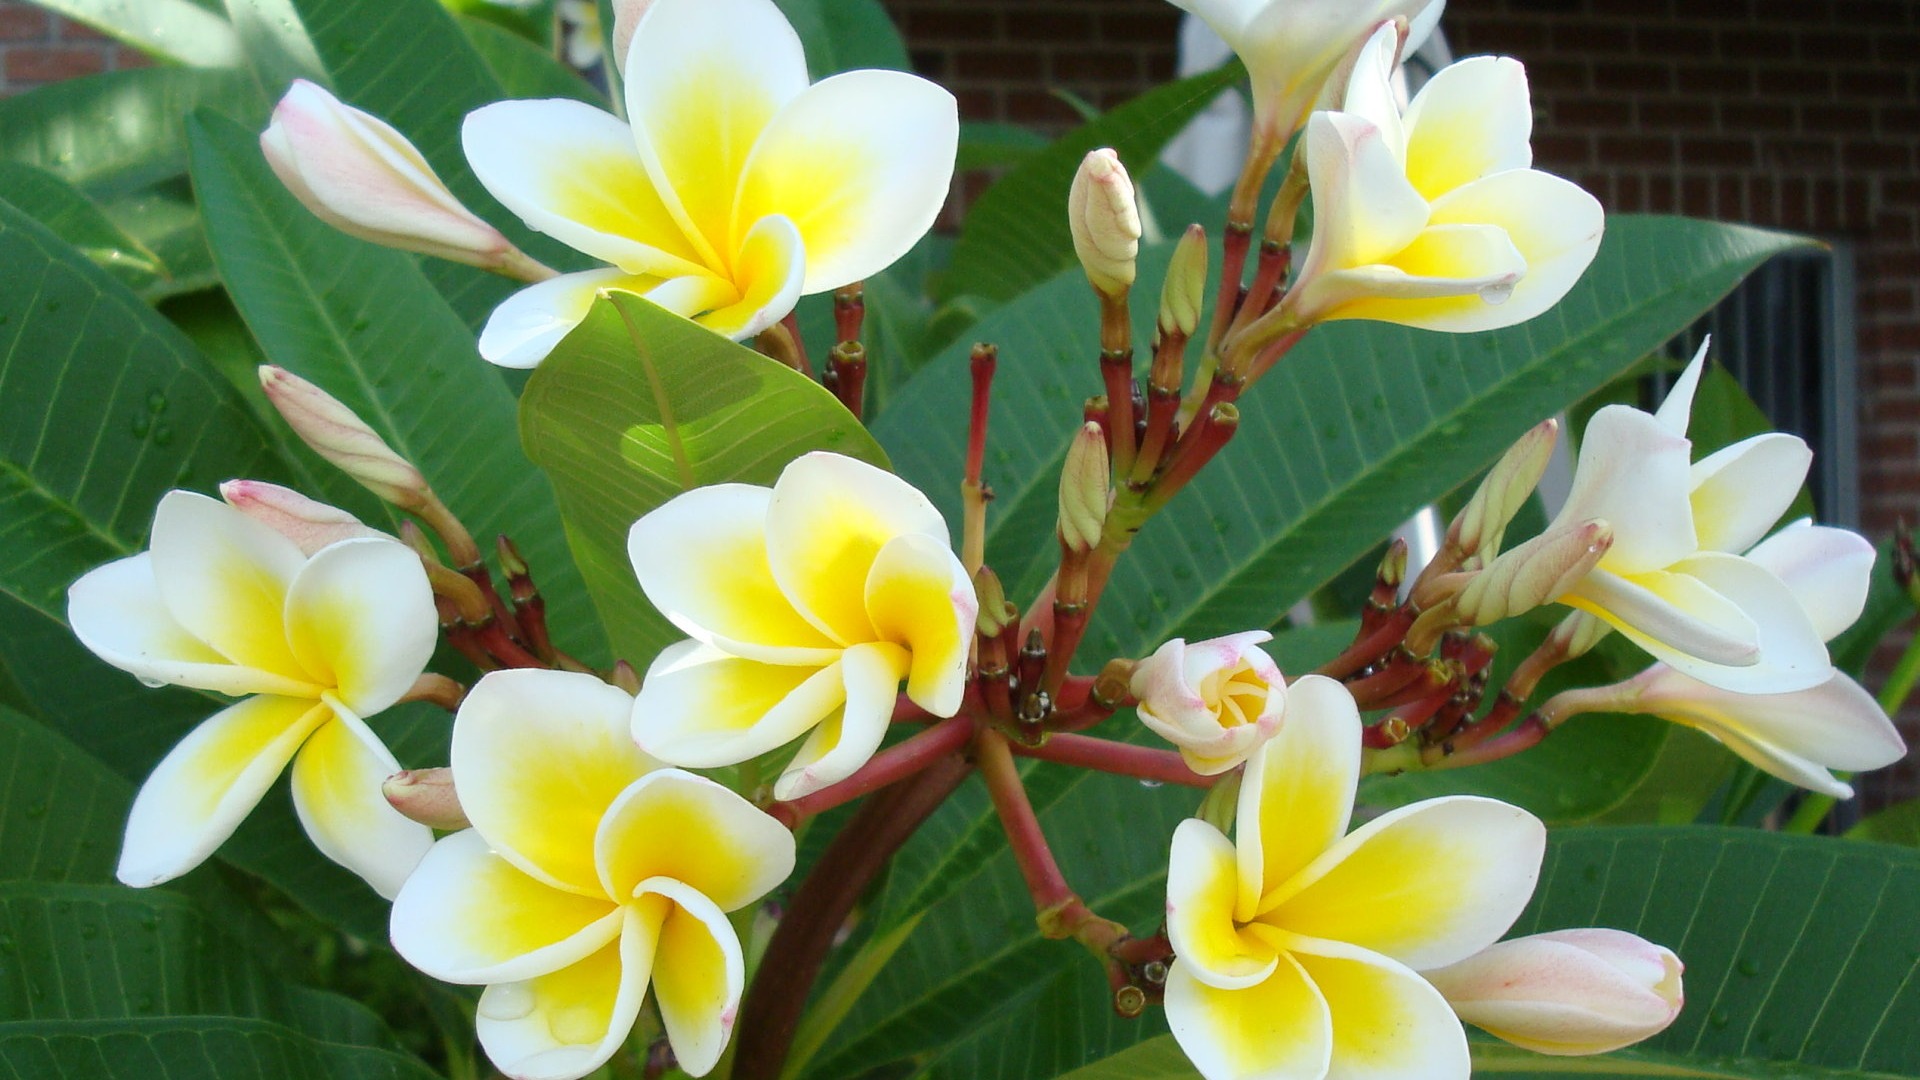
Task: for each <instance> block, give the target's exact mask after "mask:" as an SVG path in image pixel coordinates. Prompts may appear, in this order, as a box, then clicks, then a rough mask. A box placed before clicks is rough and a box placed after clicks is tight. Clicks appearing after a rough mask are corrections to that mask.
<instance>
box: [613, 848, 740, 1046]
mask: <svg viewBox="0 0 1920 1080" xmlns="http://www.w3.org/2000/svg"><path fill="white" fill-rule="evenodd" d="M635 895H636V896H637V897H640V898H641V900H642V902H643V903H644V902H645V900H646V899H649V898H651V897H656V896H658V897H665V898H667V899H669V900H671V901H672V902H673V904H672V908H671V910H669V911H668V912H667V914H666V916H665V918H664V919H663V920H662V921H661V924H660V936H659V940H658V944H657V945H656V946H655V952H654V958H653V993H654V1000H655V1001H657V1002H658V1003H659V1005H660V1019H661V1021H662V1023H664V1024H665V1025H666V1029H667V1042H668V1043H670V1044H671V1045H672V1046H673V1056H674V1057H675V1058H676V1059H677V1060H678V1062H679V1065H680V1068H681V1069H682V1070H684V1071H685V1072H686V1073H688V1074H689V1075H692V1076H705V1075H706V1074H707V1073H708V1072H710V1071H712V1069H713V1067H714V1065H715V1064H717V1063H718V1062H719V1060H720V1054H721V1052H722V1051H723V1050H725V1049H726V1046H727V1038H728V1036H729V1035H731V1034H732V1033H733V1022H734V1020H735V1019H737V1018H738V1016H739V1012H740V995H741V994H742V993H744V992H745V990H746V983H747V968H746V957H745V955H744V954H743V953H742V952H741V949H740V939H739V937H738V936H737V935H736V934H735V933H734V931H733V926H732V924H731V923H729V922H727V917H726V915H725V914H724V913H722V912H721V910H720V909H719V907H717V906H715V905H714V903H713V901H712V900H709V899H708V898H707V897H706V896H705V895H703V894H702V893H701V892H700V891H699V890H698V889H695V888H693V887H691V886H689V885H686V884H684V883H682V882H679V881H674V880H672V879H670V878H653V879H651V880H648V881H643V882H641V883H640V886H639V888H638V890H636V892H635Z"/></svg>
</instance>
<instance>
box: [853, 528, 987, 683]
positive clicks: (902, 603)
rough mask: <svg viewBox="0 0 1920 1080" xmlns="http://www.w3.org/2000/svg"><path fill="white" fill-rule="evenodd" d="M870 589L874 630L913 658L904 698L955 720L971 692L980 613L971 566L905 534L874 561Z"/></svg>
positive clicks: (931, 542)
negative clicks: (971, 663)
mask: <svg viewBox="0 0 1920 1080" xmlns="http://www.w3.org/2000/svg"><path fill="white" fill-rule="evenodd" d="M866 592H867V597H866V603H867V617H868V618H869V619H871V620H872V622H873V629H874V632H875V633H876V634H878V635H879V636H880V637H881V639H882V640H885V641H891V642H894V643H895V644H898V645H902V646H905V647H906V649H907V651H908V652H909V653H910V654H911V655H912V657H913V660H912V667H911V668H909V669H908V673H907V696H908V697H909V698H912V699H913V700H914V702H915V703H917V704H918V705H919V706H920V707H921V708H923V709H926V710H927V711H928V712H930V713H932V714H934V715H935V716H952V715H953V714H954V713H955V712H956V711H957V710H958V709H959V708H960V699H961V697H962V696H963V695H964V694H965V693H966V689H967V655H968V652H969V650H970V649H971V648H972V646H973V623H974V616H975V612H976V611H977V610H978V608H979V601H978V600H977V599H975V597H974V592H973V582H972V580H971V579H969V578H968V576H967V570H966V567H964V566H962V565H961V564H960V560H959V558H957V557H956V556H955V555H954V554H953V549H952V548H950V547H948V546H947V545H946V543H944V542H943V541H939V540H935V539H933V538H932V537H928V536H923V535H920V534H919V533H908V534H906V535H904V536H897V537H895V538H893V539H892V540H890V541H888V542H887V544H886V546H885V547H883V548H881V549H880V551H879V552H878V553H877V554H876V555H875V556H874V559H873V569H872V571H871V572H870V573H868V575H867V586H866Z"/></svg>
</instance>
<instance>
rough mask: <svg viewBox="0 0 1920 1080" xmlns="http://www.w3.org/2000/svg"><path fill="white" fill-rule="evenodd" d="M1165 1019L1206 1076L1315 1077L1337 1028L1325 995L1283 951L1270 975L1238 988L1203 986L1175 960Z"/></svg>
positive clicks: (1217, 1079)
mask: <svg viewBox="0 0 1920 1080" xmlns="http://www.w3.org/2000/svg"><path fill="white" fill-rule="evenodd" d="M1166 1008H1167V1026H1168V1027H1170V1028H1172V1029H1173V1038H1174V1041H1176V1042H1178V1043H1179V1044H1180V1049H1181V1050H1183V1051H1185V1052H1186V1055H1187V1059H1188V1060H1190V1061H1192V1062H1193V1066H1194V1068H1196V1069H1198V1070H1199V1071H1200V1075H1201V1076H1203V1077H1206V1080H1321V1078H1322V1077H1325V1076H1327V1075H1328V1074H1327V1066H1328V1063H1329V1062H1330V1060H1331V1059H1332V1055H1333V1041H1334V1038H1335V1037H1336V1032H1335V1031H1334V1030H1333V1021H1332V1018H1331V1016H1330V1015H1329V1013H1328V1011H1327V1002H1326V999H1325V998H1323V997H1322V996H1321V995H1320V991H1319V990H1318V989H1316V988H1315V987H1314V985H1313V981H1312V980H1311V979H1309V978H1307V976H1306V974H1305V973H1304V972H1303V971H1301V970H1300V965H1299V963H1297V962H1296V961H1295V960H1294V958H1293V957H1291V956H1289V955H1287V954H1285V953H1282V954H1280V960H1279V963H1278V965H1277V966H1276V967H1275V969H1274V972H1273V974H1272V975H1270V976H1268V977H1267V978H1266V980H1265V981H1263V982H1260V983H1257V984H1255V985H1253V986H1250V987H1246V988H1244V989H1239V990H1222V989H1219V988H1217V987H1213V986H1208V985H1207V984H1206V983H1203V982H1201V981H1200V980H1199V979H1197V978H1195V977H1194V972H1193V968H1192V967H1191V966H1190V965H1189V964H1187V963H1186V962H1185V961H1184V960H1175V961H1174V962H1173V966H1172V967H1171V968H1169V969H1168V971H1167V1005H1166Z"/></svg>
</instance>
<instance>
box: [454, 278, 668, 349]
mask: <svg viewBox="0 0 1920 1080" xmlns="http://www.w3.org/2000/svg"><path fill="white" fill-rule="evenodd" d="M659 284H660V279H659V278H657V277H647V276H639V277H636V276H634V275H632V274H629V273H627V272H626V271H624V270H621V269H619V268H618V267H607V268H605V269H601V270H582V271H580V272H579V273H577V274H561V275H560V276H559V277H554V278H548V279H547V280H545V281H542V282H539V283H537V284H534V285H529V286H527V287H526V288H524V289H521V290H520V291H519V292H517V293H514V294H513V295H512V296H509V297H507V298H506V299H505V300H503V301H501V302H500V306H499V307H497V308H494V309H493V314H491V315H489V316H487V325H486V326H485V328H483V329H482V330H481V331H480V355H481V356H482V357H483V358H485V359H486V361H487V362H488V363H491V364H498V365H500V366H501V367H507V368H530V367H534V366H536V365H538V364H539V363H540V361H542V360H545V359H546V358H547V354H548V353H550V352H552V351H553V349H554V346H556V345H558V344H560V342H561V341H562V340H563V339H564V338H565V337H566V336H567V335H568V334H571V333H573V328H574V327H576V326H579V325H580V320H582V319H584V318H586V317H587V312H588V311H590V310H592V308H593V301H594V300H595V298H597V297H598V296H599V295H600V294H601V293H602V292H605V291H607V290H618V291H620V292H631V293H637V294H640V295H645V294H646V293H647V292H648V291H649V290H651V289H653V288H656V287H657V286H659Z"/></svg>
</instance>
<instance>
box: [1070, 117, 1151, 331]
mask: <svg viewBox="0 0 1920 1080" xmlns="http://www.w3.org/2000/svg"><path fill="white" fill-rule="evenodd" d="M1067 225H1068V227H1069V228H1070V229H1072V231H1073V250H1074V253H1075V254H1077V255H1079V256H1080V265H1081V267H1083V268H1084V269H1085V270H1086V272H1087V280H1088V281H1090V282H1092V283H1093V287H1094V289H1095V290H1097V291H1099V292H1100V293H1102V294H1103V295H1106V296H1109V297H1118V296H1121V295H1122V294H1124V293H1125V292H1126V291H1127V289H1128V288H1130V287H1132V285H1133V273H1134V257H1135V256H1137V255H1138V254H1139V253H1140V210H1139V208H1138V207H1137V206H1136V205H1135V204H1134V196H1133V180H1132V179H1130V178H1129V177H1128V176H1127V168H1126V166H1124V165H1122V164H1120V155H1119V154H1116V153H1114V152H1113V151H1112V150H1110V149H1100V150H1094V151H1092V152H1090V153H1089V154H1087V156H1086V159H1085V160H1083V161H1081V162H1080V171H1079V172H1077V173H1075V174H1074V176H1073V188H1072V189H1071V190H1070V191H1068V193H1067Z"/></svg>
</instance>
